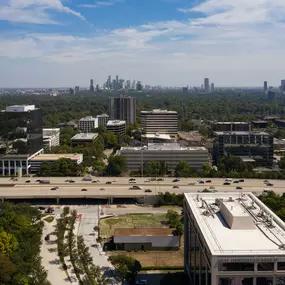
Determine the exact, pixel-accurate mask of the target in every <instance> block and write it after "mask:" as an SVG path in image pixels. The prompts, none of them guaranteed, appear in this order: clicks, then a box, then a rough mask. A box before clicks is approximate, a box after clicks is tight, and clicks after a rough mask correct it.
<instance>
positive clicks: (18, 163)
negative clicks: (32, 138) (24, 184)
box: [1, 160, 27, 168]
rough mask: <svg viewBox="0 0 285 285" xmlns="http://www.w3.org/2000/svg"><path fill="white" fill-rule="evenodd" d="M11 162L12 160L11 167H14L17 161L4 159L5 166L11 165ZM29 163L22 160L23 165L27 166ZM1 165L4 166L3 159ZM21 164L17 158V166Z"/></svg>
mask: <svg viewBox="0 0 285 285" xmlns="http://www.w3.org/2000/svg"><path fill="white" fill-rule="evenodd" d="M9 162H10V167H11V168H12V167H14V166H15V161H13V160H12V161H7V160H5V161H4V167H9ZM26 165H27V163H26V161H25V160H23V161H22V167H26ZM1 166H2V161H1ZM20 166H21V162H20V161H19V160H16V167H20Z"/></svg>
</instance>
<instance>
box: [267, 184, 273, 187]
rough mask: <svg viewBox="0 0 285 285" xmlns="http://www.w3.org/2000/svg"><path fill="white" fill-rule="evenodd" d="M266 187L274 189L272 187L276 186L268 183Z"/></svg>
mask: <svg viewBox="0 0 285 285" xmlns="http://www.w3.org/2000/svg"><path fill="white" fill-rule="evenodd" d="M266 186H268V187H272V186H274V185H273V184H272V183H267V184H266Z"/></svg>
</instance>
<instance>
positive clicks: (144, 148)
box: [121, 143, 207, 151]
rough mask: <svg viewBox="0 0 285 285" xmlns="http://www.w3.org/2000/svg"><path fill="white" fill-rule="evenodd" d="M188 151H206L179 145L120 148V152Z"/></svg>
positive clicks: (199, 147) (198, 147) (153, 144)
mask: <svg viewBox="0 0 285 285" xmlns="http://www.w3.org/2000/svg"><path fill="white" fill-rule="evenodd" d="M126 149H128V150H134V151H141V149H142V150H189V151H198V150H203V151H207V149H206V148H205V147H202V146H194V147H181V146H180V144H179V143H149V144H148V146H143V147H122V148H121V150H126Z"/></svg>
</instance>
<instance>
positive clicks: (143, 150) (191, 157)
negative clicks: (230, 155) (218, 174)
mask: <svg viewBox="0 0 285 285" xmlns="http://www.w3.org/2000/svg"><path fill="white" fill-rule="evenodd" d="M117 155H121V156H124V157H125V158H126V161H127V167H128V170H129V171H138V170H139V169H140V168H141V166H142V165H144V164H145V163H146V162H148V161H151V160H155V161H162V162H164V163H165V165H166V166H167V168H168V170H169V171H174V170H175V168H176V166H177V164H178V163H179V162H180V161H181V160H184V161H186V162H187V163H188V164H189V165H190V167H192V168H194V169H202V168H203V164H204V163H206V162H208V161H209V155H208V150H207V149H206V148H205V147H181V146H180V145H179V144H178V143H165V144H156V143H149V144H148V146H143V147H122V148H121V149H120V150H118V151H117Z"/></svg>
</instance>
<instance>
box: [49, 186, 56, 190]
mask: <svg viewBox="0 0 285 285" xmlns="http://www.w3.org/2000/svg"><path fill="white" fill-rule="evenodd" d="M57 189H58V187H52V188H50V190H57Z"/></svg>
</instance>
